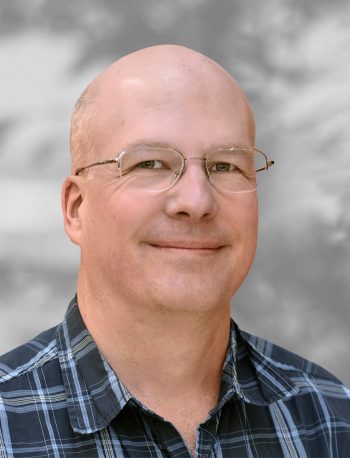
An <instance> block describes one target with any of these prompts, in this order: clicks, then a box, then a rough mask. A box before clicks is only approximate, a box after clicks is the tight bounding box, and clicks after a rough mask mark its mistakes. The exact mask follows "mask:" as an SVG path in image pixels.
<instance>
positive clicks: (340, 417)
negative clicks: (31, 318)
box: [0, 298, 350, 458]
mask: <svg viewBox="0 0 350 458" xmlns="http://www.w3.org/2000/svg"><path fill="white" fill-rule="evenodd" d="M203 364H205V361H203ZM75 456H77V457H82V458H88V457H106V458H112V457H135V458H141V457H159V458H160V457H177V458H180V457H181V458H182V457H187V458H188V457H189V456H190V453H189V450H188V449H187V447H186V444H185V443H184V441H183V439H182V438H181V436H180V435H179V433H178V432H177V430H176V429H175V428H174V426H173V425H172V424H171V423H170V422H167V421H166V420H164V419H163V418H162V417H160V416H158V415H157V414H155V413H154V412H152V411H151V410H149V409H148V408H147V407H146V406H144V405H142V404H141V403H140V402H139V401H138V400H137V399H136V398H135V397H133V396H132V394H131V393H129V392H128V390H127V389H126V387H125V386H123V384H122V383H121V381H120V380H119V379H118V377H117V375H116V374H115V373H114V371H113V370H112V369H111V367H110V366H109V365H108V363H107V361H106V360H105V359H104V358H103V357H102V355H101V354H100V352H99V351H98V349H97V347H96V345H95V343H94V341H93V339H92V337H91V336H90V334H89V333H88V331H87V329H86V327H85V325H84V322H83V320H82V318H81V315H80V312H79V308H78V305H77V302H76V298H75V299H73V301H72V302H71V304H70V306H69V308H68V311H67V314H66V316H65V319H64V321H63V323H61V324H60V325H59V326H57V327H55V328H52V329H50V330H48V331H46V332H44V333H42V334H40V335H39V336H38V337H36V338H35V339H33V340H32V341H30V342H29V343H27V344H25V345H23V346H21V347H19V348H17V349H15V350H13V351H11V352H9V353H7V354H6V355H4V356H2V357H1V358H0V458H5V457H6V458H9V457H21V458H33V457H55V458H62V457H75ZM196 456H198V457H229V458H233V457H266V458H273V457H288V458H289V457H295V458H297V457H305V458H306V457H308V458H310V457H312V458H323V457H327V458H328V457H334V458H335V457H340V458H344V457H348V456H350V391H349V390H348V389H347V388H346V387H345V386H344V385H343V384H342V383H341V382H340V381H339V380H338V379H336V378H335V377H334V376H333V375H331V374H330V373H329V372H327V371H326V370H324V369H322V368H320V367H319V366H317V365H315V364H313V363H311V362H309V361H306V360H305V359H303V358H301V357H299V356H297V355H295V354H293V353H290V352H288V351H286V350H284V349H282V348H280V347H278V346H276V345H273V344H272V343H270V342H267V341H266V340H263V339H261V338H258V337H254V336H251V335H250V334H247V333H245V332H242V331H240V330H239V328H238V326H237V325H236V324H235V323H234V322H233V321H231V337H230V344H229V346H228V350H227V355H226V360H225V363H224V367H223V372H222V381H221V389H220V395H219V401H218V404H217V405H216V407H215V408H214V409H212V410H211V411H210V412H209V415H208V418H207V420H206V421H205V422H203V423H202V424H201V425H199V428H198V430H197V442H196Z"/></svg>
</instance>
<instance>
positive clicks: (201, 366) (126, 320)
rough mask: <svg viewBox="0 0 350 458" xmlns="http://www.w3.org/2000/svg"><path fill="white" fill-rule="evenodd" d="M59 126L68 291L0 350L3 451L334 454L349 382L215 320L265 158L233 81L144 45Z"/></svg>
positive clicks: (248, 236) (200, 60) (234, 273)
mask: <svg viewBox="0 0 350 458" xmlns="http://www.w3.org/2000/svg"><path fill="white" fill-rule="evenodd" d="M71 134H72V136H71V146H72V148H71V149H72V175H71V176H69V177H68V178H67V179H66V180H65V182H64V184H63V188H62V207H63V214H64V224H65V230H66V232H67V234H68V236H69V238H70V239H71V240H72V241H73V242H74V243H76V244H78V245H79V246H80V249H81V262H80V269H79V276H78V285H77V295H76V297H75V298H74V299H73V301H72V302H71V304H70V306H69V308H68V311H67V314H66V317H65V319H64V321H63V323H61V324H60V325H59V326H58V327H56V328H54V329H51V330H49V331H46V332H44V333H43V334H41V335H40V336H39V337H37V338H36V339H34V340H33V341H31V342H30V343H28V344H26V345H24V346H22V347H20V348H18V349H16V350H14V351H12V352H10V353H9V354H7V355H5V356H3V357H2V358H1V359H0V393H1V398H0V457H4V456H9V457H10V456H11V457H12V456H13V457H23V458H24V457H25V458H28V457H39V456H40V457H41V456H42V457H44V456H45V457H47V456H50V457H51V456H54V457H63V456H67V457H69V456H82V457H84V458H85V457H137V458H138V457H141V456H144V457H148V456H149V457H163V456H168V457H175V456H176V457H189V456H191V455H192V456H198V457H200V456H207V457H211V456H212V457H214V456H215V457H269V458H270V457H282V456H283V457H315V458H316V457H317V458H320V457H329V456H333V457H345V456H346V454H347V453H348V451H349V450H350V437H349V436H350V421H349V420H350V414H349V411H350V402H349V397H350V393H349V391H348V390H347V388H345V387H344V386H343V385H342V384H341V383H340V382H339V381H338V380H337V379H336V378H335V377H333V376H332V375H331V374H329V373H328V372H327V371H325V370H324V369H322V368H320V367H318V366H316V365H314V364H312V363H310V362H307V361H305V360H304V359H302V358H300V357H298V356H296V355H294V354H291V353H289V352H288V351H286V350H283V349H281V348H279V347H276V346H274V345H273V344H271V343H268V342H266V341H264V340H262V339H259V338H256V337H253V336H250V335H249V334H246V333H244V332H242V331H240V330H239V328H238V326H237V325H236V324H235V323H234V322H233V321H231V319H230V300H231V298H232V296H234V294H235V292H236V291H237V289H238V288H239V287H240V285H241V284H242V282H243V281H244V278H245V277H246V275H247V273H248V271H249V269H250V267H251V264H252V262H253V259H254V254H255V249H256V239H257V227H258V203H257V189H256V178H257V176H258V174H266V173H268V172H267V170H268V169H269V168H270V166H271V165H272V164H273V161H271V160H269V159H268V158H267V157H266V155H265V154H264V153H262V152H261V151H259V150H257V149H255V143H254V141H255V139H254V136H255V127H254V119H253V115H252V112H251V110H250V107H249V104H248V102H247V99H246V97H245V95H244V93H243V92H242V90H241V88H240V87H239V86H238V84H237V83H236V82H235V80H233V79H232V77H231V76H230V75H229V74H228V73H227V72H226V71H225V70H223V69H222V68H221V67H220V66H219V65H218V64H216V63H215V62H213V61H212V60H210V59H208V58H207V57H205V56H203V55H201V54H199V53H197V52H195V51H192V50H189V49H186V48H183V47H179V46H170V45H167V46H165V45H164V46H155V47H152V48H147V49H144V50H141V51H138V52H135V53H133V54H130V55H128V56H125V57H123V58H122V59H120V60H118V61H117V62H115V63H114V64H113V65H112V66H111V67H109V68H108V69H107V70H106V71H105V72H103V73H102V74H101V75H99V76H98V77H97V78H96V79H95V80H94V81H93V82H92V83H91V84H90V85H89V86H88V87H87V89H86V90H85V91H84V93H83V95H82V96H81V97H80V99H79V100H78V102H77V105H76V107H75V110H74V113H73V118H72V133H71Z"/></svg>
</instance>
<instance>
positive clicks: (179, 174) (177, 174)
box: [171, 157, 212, 188]
mask: <svg viewBox="0 0 350 458" xmlns="http://www.w3.org/2000/svg"><path fill="white" fill-rule="evenodd" d="M192 159H196V160H200V161H203V167H202V168H203V172H204V174H205V176H206V178H207V180H208V181H209V183H210V185H212V183H211V180H210V175H209V172H208V169H207V166H206V159H205V158H202V157H189V158H187V159H186V160H187V161H189V160H192ZM185 172H186V165H185V164H184V166H183V168H182V169H177V170H175V172H174V181H173V183H172V184H171V188H172V187H173V186H175V185H176V183H177V182H178V181H180V180H181V178H182V177H183V175H184V174H185Z"/></svg>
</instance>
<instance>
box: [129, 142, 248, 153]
mask: <svg viewBox="0 0 350 458" xmlns="http://www.w3.org/2000/svg"><path fill="white" fill-rule="evenodd" d="M137 146H154V147H157V148H171V149H175V150H177V151H181V150H180V149H179V148H177V147H176V146H175V145H172V144H171V143H166V142H159V141H138V142H133V143H127V145H126V146H125V148H124V150H125V149H127V148H134V147H137ZM228 148H254V146H244V145H239V144H237V143H235V142H230V143H228V144H227V145H213V146H210V147H209V148H205V149H204V150H203V151H206V150H207V151H212V150H216V149H228Z"/></svg>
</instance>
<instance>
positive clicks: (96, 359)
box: [57, 297, 298, 434]
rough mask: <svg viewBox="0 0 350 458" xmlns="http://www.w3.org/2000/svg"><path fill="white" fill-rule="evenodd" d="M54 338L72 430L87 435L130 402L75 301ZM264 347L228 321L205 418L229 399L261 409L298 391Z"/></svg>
mask: <svg viewBox="0 0 350 458" xmlns="http://www.w3.org/2000/svg"><path fill="white" fill-rule="evenodd" d="M57 333H58V336H57V343H58V353H59V362H60V366H61V371H62V377H63V383H64V386H65V390H66V394H67V402H68V411H69V417H70V421H71V425H72V428H73V430H74V431H75V432H78V433H81V434H89V433H94V432H96V431H99V430H101V429H103V428H106V427H107V426H108V424H109V423H110V422H111V421H112V420H113V419H114V418H115V417H116V416H117V415H118V414H119V412H120V411H121V410H122V409H123V407H124V406H125V405H126V404H127V403H128V402H129V401H130V402H132V401H131V400H132V399H133V398H132V395H131V394H130V393H129V391H128V390H127V389H126V387H125V386H123V384H122V383H121V381H120V380H119V378H118V377H117V375H116V374H115V372H114V371H113V370H112V368H111V367H110V366H109V364H108V363H107V361H106V360H105V358H104V357H103V355H102V354H101V353H100V352H99V350H98V348H97V346H96V344H95V342H94V340H93V339H92V337H91V335H90V334H89V332H88V330H87V329H86V326H85V324H84V322H83V319H82V317H81V315H80V312H79V308H78V304H77V298H76V297H75V298H74V299H73V300H72V301H71V303H70V305H69V307H68V310H67V313H66V316H65V319H64V321H63V322H62V323H61V325H59V327H58V331H57ZM264 342H265V343H266V341H264V340H262V339H258V338H255V337H253V336H251V335H249V334H247V333H244V332H242V331H240V330H239V328H238V326H237V325H236V324H235V323H234V321H233V320H231V332H230V341H229V346H228V350H227V354H226V359H225V363H224V367H223V371H222V380H221V389H220V394H219V401H218V404H217V406H216V407H215V408H214V409H213V410H212V411H211V412H210V413H211V414H215V413H216V412H217V411H219V410H220V409H221V408H222V406H223V405H224V404H225V403H226V402H227V401H228V400H229V399H231V398H232V397H233V396H238V398H239V399H240V401H241V404H242V405H243V408H244V404H245V403H249V404H255V405H260V406H265V405H269V404H271V403H272V402H275V401H277V400H279V399H287V398H290V397H292V396H294V395H295V394H296V393H297V392H298V389H297V388H296V386H295V385H294V383H293V382H291V380H290V379H289V378H288V377H287V376H286V374H285V372H282V371H281V370H280V369H279V368H278V367H276V365H275V363H274V361H273V360H272V359H271V358H269V357H268V356H267V355H266V354H264V348H263V347H264V345H263V343H264ZM265 353H266V352H265ZM135 401H136V400H135ZM136 402H137V401H136Z"/></svg>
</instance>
